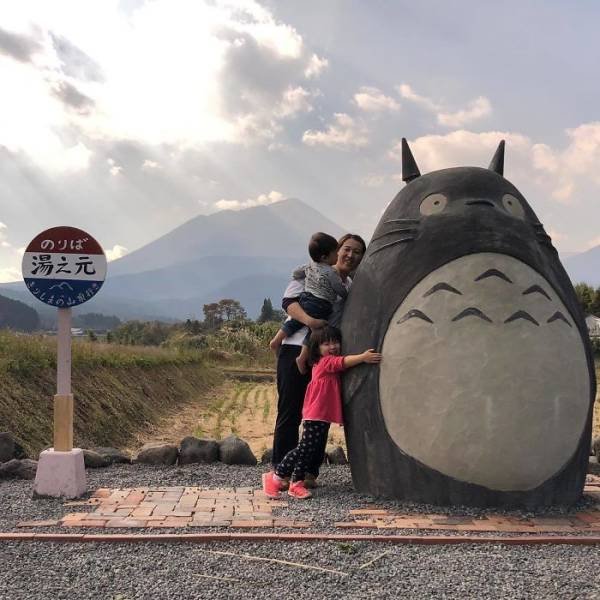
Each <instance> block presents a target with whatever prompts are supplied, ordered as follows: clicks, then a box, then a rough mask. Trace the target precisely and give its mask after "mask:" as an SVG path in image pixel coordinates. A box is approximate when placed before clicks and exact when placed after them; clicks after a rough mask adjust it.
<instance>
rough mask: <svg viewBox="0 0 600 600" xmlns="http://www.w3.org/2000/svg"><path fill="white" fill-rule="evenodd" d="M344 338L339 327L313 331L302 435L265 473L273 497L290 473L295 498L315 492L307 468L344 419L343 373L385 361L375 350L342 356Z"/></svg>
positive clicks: (320, 452) (268, 493) (270, 494)
mask: <svg viewBox="0 0 600 600" xmlns="http://www.w3.org/2000/svg"><path fill="white" fill-rule="evenodd" d="M341 342H342V334H341V333H340V331H339V329H336V328H335V327H330V326H327V327H323V328H322V329H318V330H317V331H315V332H314V333H313V334H312V335H311V338H310V344H309V355H310V362H311V363H312V365H313V367H312V379H311V381H310V383H309V384H308V388H307V389H306V396H305V397H304V407H303V409H302V418H303V428H302V439H301V440H300V443H299V444H298V446H297V447H296V448H294V449H293V450H290V451H289V452H288V453H287V454H286V455H285V457H284V459H283V460H282V461H281V462H280V463H279V465H278V466H277V468H276V469H275V471H274V472H273V471H270V472H269V473H265V474H264V475H263V478H262V479H263V490H264V492H265V494H266V495H267V496H268V497H269V498H278V497H279V493H280V492H281V490H283V489H285V487H286V485H287V479H288V478H289V477H291V482H290V486H289V490H288V494H289V495H290V496H293V497H295V498H302V499H304V498H310V496H311V493H310V492H309V491H308V490H307V489H306V487H305V486H304V474H305V472H306V468H307V466H308V465H310V464H313V462H314V461H315V460H316V459H318V456H317V455H318V454H322V452H323V448H324V447H325V444H326V442H327V434H328V433H329V426H330V425H331V423H338V424H340V425H341V424H342V423H343V420H342V390H341V382H340V373H341V372H342V371H344V370H345V369H349V368H350V367H355V366H356V365H359V364H361V363H369V364H375V363H379V362H380V361H381V354H379V353H378V352H375V351H374V350H366V351H365V352H363V353H362V354H352V355H348V356H340V350H341Z"/></svg>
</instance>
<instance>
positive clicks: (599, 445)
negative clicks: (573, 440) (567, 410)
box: [592, 435, 600, 462]
mask: <svg viewBox="0 0 600 600" xmlns="http://www.w3.org/2000/svg"><path fill="white" fill-rule="evenodd" d="M592 454H593V455H594V456H595V457H596V459H597V460H598V462H600V435H597V436H596V437H595V438H594V439H593V441H592Z"/></svg>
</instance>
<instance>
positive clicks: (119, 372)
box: [0, 364, 222, 457]
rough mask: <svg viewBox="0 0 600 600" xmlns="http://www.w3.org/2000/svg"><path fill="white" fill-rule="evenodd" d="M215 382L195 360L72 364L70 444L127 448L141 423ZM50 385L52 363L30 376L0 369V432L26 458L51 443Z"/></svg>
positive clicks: (52, 385) (216, 373)
mask: <svg viewBox="0 0 600 600" xmlns="http://www.w3.org/2000/svg"><path fill="white" fill-rule="evenodd" d="M221 380H222V376H221V374H220V373H219V371H218V370H216V369H208V368H207V367H203V366H202V365H199V364H187V365H176V364H164V365H158V366H157V365H154V366H152V368H144V367H142V366H127V367H116V366H114V367H110V366H102V367H94V368H85V367H79V368H77V367H76V368H74V370H73V390H74V394H75V415H74V435H75V446H79V447H83V448H89V447H92V446H115V447H117V448H118V447H124V446H127V444H128V443H129V442H130V441H131V440H132V439H133V438H134V436H136V435H138V434H139V433H140V431H141V430H143V429H144V428H145V427H148V426H149V425H151V424H153V423H156V422H158V421H159V420H160V419H161V418H163V417H165V416H166V415H168V414H171V413H172V412H176V411H178V410H179V409H180V408H181V406H182V405H183V404H185V403H188V402H190V401H192V400H193V399H198V398H199V397H200V395H201V394H202V392H204V391H206V390H208V389H209V388H211V387H212V386H215V385H217V384H218V383H220V382H221ZM55 386H56V372H55V370H54V368H52V367H48V368H46V369H43V370H37V371H36V373H35V376H32V375H31V373H28V374H23V375H21V374H14V373H8V374H6V373H2V386H0V430H2V431H10V432H12V433H13V434H14V435H15V437H16V439H17V440H18V441H19V443H20V444H21V445H22V446H23V447H24V448H25V450H26V452H27V454H28V455H29V456H32V457H37V454H38V453H39V452H40V450H43V449H44V448H46V447H48V446H51V445H52V435H53V434H52V427H53V426H52V406H53V405H52V397H53V394H54V393H55Z"/></svg>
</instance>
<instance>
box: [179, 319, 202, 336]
mask: <svg viewBox="0 0 600 600" xmlns="http://www.w3.org/2000/svg"><path fill="white" fill-rule="evenodd" d="M183 329H184V331H185V332H186V333H191V334H192V335H198V334H199V333H202V323H201V322H200V321H197V320H196V319H194V320H193V321H192V320H191V319H187V320H186V322H185V323H184V325H183Z"/></svg>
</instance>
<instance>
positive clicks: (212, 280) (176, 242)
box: [0, 199, 344, 320]
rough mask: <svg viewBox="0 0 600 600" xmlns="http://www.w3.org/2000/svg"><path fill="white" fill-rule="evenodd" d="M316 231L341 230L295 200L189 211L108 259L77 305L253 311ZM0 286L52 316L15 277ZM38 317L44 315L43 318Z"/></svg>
mask: <svg viewBox="0 0 600 600" xmlns="http://www.w3.org/2000/svg"><path fill="white" fill-rule="evenodd" d="M315 231H326V232H327V233H330V234H331V235H333V236H335V237H336V238H338V237H340V236H341V235H342V234H343V233H344V231H343V230H342V228H341V227H340V226H339V225H336V224H335V223H334V222H333V221H331V220H329V219H327V218H326V217H324V216H323V215H322V214H321V213H319V212H318V211H317V210H315V209H314V208H311V207H310V206H308V205H306V204H304V203H303V202H301V201H300V200H297V199H289V200H282V201H281V202H277V203H275V204H271V205H268V206H256V207H252V208H247V209H244V210H239V211H232V210H226V211H222V212H218V213H214V214H212V215H207V216H204V215H202V216H198V217H195V218H193V219H191V220H189V221H187V222H186V223H184V224H183V225H180V226H179V227H177V228H176V229H174V230H172V231H170V232H169V233H167V234H165V235H163V236H162V237H160V238H158V239H157V240H154V241H153V242H150V243H149V244H147V245H146V246H143V247H142V248H140V249H138V250H136V251H134V252H132V253H131V254H129V255H127V256H124V257H123V258H121V259H119V260H116V261H114V262H111V263H110V264H109V267H108V276H107V279H106V282H105V283H104V286H103V287H102V290H101V291H100V293H99V294H98V295H96V296H94V298H92V299H91V300H90V301H89V302H86V303H85V304H83V305H81V306H80V307H76V308H75V309H74V313H75V314H79V313H84V312H97V313H103V314H105V315H116V316H117V317H119V318H120V319H124V320H128V319H144V320H150V319H161V320H169V319H185V318H200V319H202V318H203V312H202V307H203V305H204V304H208V303H210V302H215V301H217V300H221V299H222V298H234V299H236V300H239V301H240V302H241V304H242V306H244V308H245V309H246V311H247V313H248V316H250V317H252V318H253V317H256V316H258V314H259V312H260V308H261V306H262V303H263V300H264V298H271V300H272V301H273V305H274V306H278V304H279V301H280V298H281V295H282V292H283V290H284V288H285V285H286V283H287V281H288V278H289V276H290V273H291V271H292V269H293V268H294V267H295V266H297V265H298V264H300V263H302V262H306V261H307V260H308V253H307V246H308V240H309V238H310V236H311V235H312V234H313V233H314V232H315ZM0 292H1V293H3V294H6V295H7V296H9V297H11V298H14V299H17V300H22V301H24V302H26V303H27V304H29V305H30V306H34V307H35V308H36V309H38V310H40V313H41V314H42V313H43V315H44V316H43V318H44V317H45V316H46V313H49V314H50V315H52V316H54V313H55V311H54V309H52V308H51V307H49V306H48V307H46V306H45V305H43V304H42V303H41V302H39V301H38V300H36V299H35V298H34V297H33V296H32V295H31V294H29V292H28V291H27V290H26V288H25V286H24V284H23V283H22V282H17V283H10V284H1V285H0ZM44 320H46V319H45V318H44Z"/></svg>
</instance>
